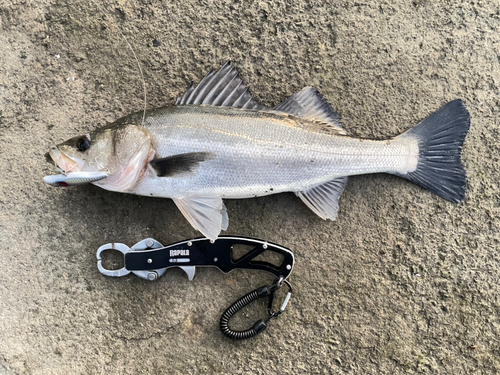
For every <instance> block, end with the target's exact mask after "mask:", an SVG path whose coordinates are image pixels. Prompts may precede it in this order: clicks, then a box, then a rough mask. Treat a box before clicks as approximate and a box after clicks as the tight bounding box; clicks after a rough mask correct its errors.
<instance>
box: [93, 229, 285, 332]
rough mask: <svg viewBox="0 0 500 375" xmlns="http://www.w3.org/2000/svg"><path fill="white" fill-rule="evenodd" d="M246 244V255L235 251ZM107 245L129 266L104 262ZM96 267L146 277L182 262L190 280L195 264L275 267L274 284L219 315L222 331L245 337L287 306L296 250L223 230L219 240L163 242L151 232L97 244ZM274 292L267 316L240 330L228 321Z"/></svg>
mask: <svg viewBox="0 0 500 375" xmlns="http://www.w3.org/2000/svg"><path fill="white" fill-rule="evenodd" d="M236 245H244V246H246V247H247V250H248V248H250V250H248V251H247V252H246V253H245V254H244V255H242V256H240V257H236V256H235V254H234V251H233V250H234V246H236ZM107 250H116V251H119V252H121V253H122V254H123V256H124V267H123V268H121V269H117V270H109V269H106V268H104V266H103V259H102V253H103V252H104V251H107ZM266 252H270V253H275V254H278V255H279V256H280V257H281V259H282V260H281V262H280V263H279V264H275V263H271V262H267V261H265V260H261V259H262V254H264V253H266ZM96 256H97V267H98V269H99V271H100V272H101V273H102V274H104V275H106V276H112V277H120V276H125V275H128V274H129V273H131V272H132V273H134V274H135V275H137V276H139V277H141V278H143V279H146V280H151V281H153V280H156V279H157V278H158V277H160V276H162V275H163V274H164V273H165V271H166V270H167V269H168V268H170V267H179V268H181V269H182V270H184V271H185V272H186V274H187V276H188V279H189V280H192V279H193V278H194V275H195V271H196V268H195V267H207V266H210V267H217V268H219V269H220V270H221V271H222V272H224V273H228V272H231V271H232V270H234V269H254V270H262V271H267V272H270V273H272V274H273V275H275V276H276V279H275V281H274V282H273V284H272V285H270V286H263V287H260V288H257V289H256V290H254V291H252V292H250V293H248V294H246V295H245V296H243V297H241V298H240V299H238V300H237V301H236V302H234V303H233V304H232V305H231V306H229V308H227V309H226V311H224V313H223V314H222V317H221V319H220V329H221V331H222V333H223V334H224V335H225V336H227V337H229V338H231V339H235V340H243V339H248V338H251V337H254V336H256V335H258V334H259V333H261V332H262V331H264V330H265V329H266V327H267V323H268V322H269V320H271V319H272V318H275V317H277V316H279V315H281V313H282V312H283V311H284V310H285V308H286V306H287V304H288V301H289V300H290V297H291V295H292V286H291V285H290V283H289V282H288V281H287V278H288V277H289V276H290V274H291V272H292V270H293V264H294V257H293V253H292V252H291V251H290V250H289V249H287V248H285V247H283V246H280V245H277V244H273V243H271V242H267V241H262V240H258V239H254V238H248V237H235V236H221V237H219V238H217V240H216V241H212V240H209V239H207V238H195V239H192V240H187V241H182V242H177V243H175V244H172V245H168V246H163V245H162V244H161V243H159V242H158V241H156V240H155V239H152V238H146V239H144V240H142V241H140V242H138V243H136V244H135V245H134V246H132V247H131V248H130V247H128V246H127V245H125V244H122V243H116V242H113V243H109V244H106V245H103V246H101V247H100V248H99V249H98V250H97V254H96ZM283 284H285V285H287V287H288V293H287V295H286V297H285V299H284V302H283V303H282V305H281V307H280V309H279V310H277V311H274V309H273V302H274V296H275V293H276V291H277V290H278V289H280V288H281V287H282V286H283ZM264 297H269V302H268V308H267V311H268V314H269V316H268V317H267V318H265V319H260V320H258V321H257V322H255V324H254V325H253V326H252V327H251V328H249V329H246V330H243V331H236V330H233V329H231V328H230V327H229V320H230V319H231V318H232V317H233V316H234V315H235V314H236V313H237V312H238V311H240V310H241V309H242V308H243V307H245V306H247V305H248V304H250V303H252V302H253V301H255V300H257V299H259V298H264Z"/></svg>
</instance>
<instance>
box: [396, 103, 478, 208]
mask: <svg viewBox="0 0 500 375" xmlns="http://www.w3.org/2000/svg"><path fill="white" fill-rule="evenodd" d="M469 126H470V115H469V112H468V111H467V108H465V105H464V104H463V102H462V100H460V99H457V100H453V101H451V102H449V103H448V104H446V105H444V106H443V107H441V108H440V109H439V110H438V111H436V112H435V113H433V114H432V115H430V116H429V117H427V118H426V119H425V120H424V121H422V122H421V123H420V124H418V125H417V126H415V127H414V128H412V129H410V130H408V131H407V132H405V133H403V134H401V135H400V136H399V137H412V138H416V139H417V141H418V147H419V160H418V165H417V169H416V170H414V171H413V172H408V173H406V174H397V175H398V176H401V177H404V178H406V179H408V180H410V181H412V182H414V183H416V184H418V185H420V186H423V187H424V188H426V189H428V190H430V191H432V192H433V193H435V194H437V195H439V196H440V197H442V198H444V199H447V200H449V201H451V202H455V203H458V202H460V201H462V200H463V199H464V196H465V186H466V180H465V171H464V168H463V166H462V162H461V161H460V154H461V151H462V145H463V143H464V140H465V136H466V135H467V132H468V131H469Z"/></svg>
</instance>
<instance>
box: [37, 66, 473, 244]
mask: <svg viewBox="0 0 500 375" xmlns="http://www.w3.org/2000/svg"><path fill="white" fill-rule="evenodd" d="M469 127H470V115H469V112H468V111H467V108H466V107H465V105H464V103H463V102H462V100H460V99H456V100H453V101H451V102H449V103H447V104H445V105H444V106H442V107H441V108H440V109H438V110H437V111H436V112H434V113H432V114H431V115H429V116H428V117H427V118H425V119H424V120H423V121H421V122H420V123H419V124H418V125H416V126H414V127H413V128H410V129H409V130H407V131H406V132H404V133H402V134H400V135H398V136H396V137H393V138H388V139H384V140H373V139H364V138H354V137H350V136H349V135H348V134H347V132H346V131H345V130H344V128H343V127H342V126H341V123H340V117H339V115H338V113H337V112H336V111H335V110H334V109H333V107H332V106H331V104H330V103H329V102H328V101H327V100H326V99H325V98H324V97H323V96H322V95H321V94H320V93H319V91H318V90H317V89H315V88H313V87H305V88H304V89H302V90H300V91H299V92H296V93H295V94H293V95H292V96H291V97H289V98H288V99H286V100H285V101H283V102H282V103H280V104H278V105H277V106H276V107H274V108H268V107H265V106H263V105H261V104H259V103H258V102H257V101H256V100H255V99H254V98H253V97H252V95H251V94H250V91H249V89H248V88H247V87H246V86H245V84H244V83H243V80H242V79H241V77H240V74H239V72H238V70H237V69H236V67H235V66H234V65H232V64H231V63H230V62H227V63H225V64H224V65H222V66H221V67H220V68H219V69H218V70H217V71H214V70H213V69H212V70H210V71H209V72H208V74H207V75H206V76H205V77H204V78H203V79H202V80H201V81H200V83H199V84H198V85H194V84H193V83H191V84H190V85H189V86H188V88H187V89H186V91H185V92H184V94H183V95H182V96H179V97H178V98H177V101H176V103H175V105H173V106H166V107H161V108H157V109H151V110H147V111H145V113H141V112H136V113H132V114H130V115H128V116H126V117H123V118H120V119H118V120H116V121H115V122H113V123H111V124H108V125H106V126H103V127H101V128H98V129H96V130H94V131H92V132H90V133H89V134H83V135H79V136H77V137H74V138H71V139H69V140H67V141H65V142H63V143H61V144H58V145H57V146H55V147H53V148H51V149H50V151H49V152H48V155H46V156H47V157H48V159H49V160H50V161H51V162H52V163H54V164H55V166H56V167H57V169H58V170H59V171H61V172H62V174H61V175H59V177H57V176H56V177H54V176H50V177H46V182H47V183H50V182H52V185H54V186H65V185H67V184H65V183H64V182H65V181H67V180H68V176H80V179H78V181H77V182H78V183H76V184H78V185H79V184H81V183H84V182H88V183H92V184H94V185H96V186H99V187H101V188H103V189H106V190H109V191H116V192H123V193H130V194H137V195H141V196H151V197H163V198H170V199H172V200H173V201H174V202H175V204H176V206H177V207H178V208H179V210H180V211H181V212H182V214H183V215H184V217H185V218H186V219H187V221H188V222H189V223H190V224H191V225H192V226H193V227H194V228H195V229H196V230H198V231H200V232H201V233H202V234H203V235H204V236H205V237H207V238H209V239H212V240H215V239H216V238H217V237H218V236H219V234H220V232H221V230H227V227H228V222H229V221H228V215H227V210H226V207H225V205H224V202H223V199H242V198H251V197H261V196H265V195H270V194H278V193H282V192H293V193H295V194H296V195H297V196H298V197H299V198H300V199H301V200H302V201H303V202H304V203H305V204H306V205H307V206H308V207H309V208H310V209H311V210H312V211H313V212H314V213H315V214H316V215H318V216H319V217H320V218H322V219H325V220H326V219H329V220H335V218H336V217H337V214H338V210H339V198H340V196H341V195H342V192H343V191H344V188H345V186H346V183H347V180H348V177H349V176H352V175H360V174H368V173H389V174H393V175H396V176H400V177H403V178H405V179H407V180H409V181H412V182H413V183H415V184H418V185H420V186H422V187H424V188H425V189H427V190H430V191H431V192H433V193H435V194H437V195H438V196H440V197H442V198H444V199H446V200H448V201H451V202H455V203H458V202H460V201H462V200H463V199H464V196H465V191H466V174H465V170H464V168H463V165H462V162H461V153H462V147H463V144H464V141H465V138H466V135H467V133H468V130H469ZM75 173H76V175H75ZM78 173H79V174H80V175H78ZM65 176H66V177H65ZM89 176H91V177H93V178H89ZM85 178H89V180H88V181H87V180H85ZM61 181H62V182H63V184H60V183H58V182H61Z"/></svg>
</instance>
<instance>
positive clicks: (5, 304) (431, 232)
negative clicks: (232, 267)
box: [0, 0, 500, 375]
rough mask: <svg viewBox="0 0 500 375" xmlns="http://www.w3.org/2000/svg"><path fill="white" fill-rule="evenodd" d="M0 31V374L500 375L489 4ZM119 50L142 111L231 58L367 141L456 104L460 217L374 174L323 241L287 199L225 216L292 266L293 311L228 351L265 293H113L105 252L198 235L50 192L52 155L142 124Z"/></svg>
mask: <svg viewBox="0 0 500 375" xmlns="http://www.w3.org/2000/svg"><path fill="white" fill-rule="evenodd" d="M104 12H105V13H104ZM0 29H1V32H0V51H1V52H0V170H1V176H2V178H1V179H0V207H1V211H0V239H1V247H0V252H1V257H0V374H2V375H3V374H188V373H189V374H219V373H221V374H271V373H280V374H344V373H346V374H400V373H409V374H417V373H428V374H437V373H440V374H493V373H499V372H500V343H499V337H500V322H499V307H500V300H499V292H500V288H499V278H500V276H499V274H500V256H499V252H498V250H499V239H500V237H499V230H500V228H499V227H500V225H499V216H500V210H499V189H498V188H499V177H500V176H499V165H498V161H499V152H500V150H499V148H500V143H499V139H500V130H499V129H500V117H499V87H500V52H499V47H500V37H499V34H498V30H499V29H500V4H499V2H498V1H486V0H485V1H481V0H477V1H458V0H445V1H431V0H418V1H417V0H414V1H411V0H394V1H389V0H387V1H366V0H365V1H363V0H360V1H356V2H354V1H330V2H328V1H308V2H298V1H297V2H287V1H283V0H278V1H274V0H273V1H269V2H263V1H262V2H261V1H248V2H247V1H230V2H222V1H219V2H217V1H207V0H204V1H193V0H184V1H173V2H170V1H163V2H161V1H158V0H147V1H131V0H113V1H105V2H98V1H96V2H93V1H78V2H77V1H70V0H53V1H50V0H37V1H33V0H1V2H0ZM122 34H123V35H122ZM125 38H126V40H128V41H129V42H130V45H131V46H132V47H133V49H134V50H135V52H136V54H137V57H138V59H139V61H140V64H141V66H142V69H143V71H144V79H145V82H146V85H147V93H148V99H147V106H148V108H154V107H159V106H163V105H170V104H172V103H173V102H174V100H175V97H176V96H177V95H178V94H180V93H181V92H182V91H183V90H184V89H185V87H186V86H187V84H188V83H189V82H190V81H195V82H198V81H199V80H200V79H201V78H202V77H203V75H204V74H205V73H206V71H207V70H208V69H209V68H210V67H218V66H220V64H221V63H223V62H224V61H226V60H231V61H233V62H234V63H235V64H236V65H237V66H238V67H239V69H240V71H241V74H242V76H243V78H244V80H245V82H246V83H247V84H248V86H249V87H250V88H251V90H252V92H253V94H254V96H255V97H256V98H257V99H258V100H259V101H261V102H262V103H263V104H265V105H268V106H273V105H275V104H277V103H279V102H280V101H282V100H283V99H285V98H287V97H288V96H289V95H291V94H292V93H293V92H295V91H298V90H299V89H301V88H302V87H303V86H306V85H310V86H315V87H317V88H318V89H319V90H320V91H321V92H322V93H323V94H324V95H325V97H326V98H328V99H329V101H330V102H331V103H332V105H333V106H334V107H335V108H336V109H337V110H338V112H339V113H340V115H341V116H342V119H343V124H344V127H345V128H346V129H347V130H348V132H349V133H350V134H352V135H355V136H361V137H368V138H384V137H391V136H395V135H397V134H399V133H401V132H402V131H404V130H406V129H408V128H410V127H411V126H413V125H415V124H417V123H418V122H419V121H420V120H422V119H423V118H425V117H426V116H428V115H429V114H430V113H432V112H433V111H435V110H437V109H438V108H439V107H440V106H442V105H443V104H445V103H446V102H448V101H450V100H453V99H455V98H462V99H463V100H464V102H465V103H466V105H467V107H468V109H469V111H470V113H471V118H472V122H471V130H470V133H469V135H468V137H467V139H466V143H465V147H464V150H463V157H462V160H463V163H464V165H465V169H466V171H467V176H468V189H467V195H466V198H465V200H464V201H463V202H462V203H460V204H452V203H449V202H447V201H444V200H443V199H441V198H439V197H437V196H435V195H433V194H431V193H429V192H427V191H425V190H424V189H422V188H420V187H418V186H416V185H413V184H411V183H409V182H407V181H405V180H403V179H400V178H397V177H394V176H389V175H367V176H357V177H353V178H351V179H350V182H349V184H348V186H347V189H346V191H345V193H344V195H343V197H342V198H341V203H340V214H339V216H338V219H337V221H335V222H331V221H323V220H321V219H319V218H318V217H317V216H315V215H314V213H313V212H311V211H310V210H309V209H308V208H307V207H306V206H305V205H304V204H302V203H301V202H300V200H299V199H298V198H297V197H295V196H294V195H293V194H281V195H275V196H269V197H264V198H257V199H247V200H233V201H227V202H226V205H227V208H228V212H229V217H230V225H229V230H228V231H227V232H226V233H227V234H238V235H247V236H253V237H258V238H262V239H265V240H268V241H273V242H277V243H280V244H282V245H284V246H286V247H289V248H290V249H292V250H293V251H294V253H295V257H296V267H295V270H294V273H293V274H292V276H291V279H290V281H291V282H292V284H293V286H294V288H295V289H294V290H295V293H294V295H293V297H292V300H291V302H290V304H289V307H288V309H287V311H286V312H285V313H284V314H283V315H282V316H281V317H280V318H279V319H275V320H273V321H271V322H270V324H269V328H268V330H267V331H266V332H264V333H263V334H262V335H260V336H259V337H257V338H255V339H252V340H248V341H245V342H233V341H230V340H228V339H226V338H224V337H223V336H222V334H221V333H220V331H219V329H218V321H219V317H220V315H221V313H222V312H223V310H224V309H225V308H226V307H227V306H228V305H229V304H230V303H231V302H232V301H233V300H235V299H237V298H239V297H240V296H242V295H243V294H245V293H247V292H249V291H250V290H252V289H253V288H256V287H258V286H260V285H263V284H266V283H269V282H270V281H272V278H271V277H270V276H268V275H266V274H262V273H259V272H250V271H235V272H233V273H231V274H228V275H225V274H222V273H221V272H219V271H218V270H216V269H202V270H199V271H198V274H197V276H196V278H195V279H194V280H193V281H192V282H188V280H187V278H186V277H185V275H184V274H183V273H182V271H180V270H171V271H169V272H167V273H166V275H165V276H163V277H162V278H161V279H159V280H157V281H156V282H147V281H145V280H141V279H139V278H138V277H136V276H134V275H130V276H127V277H124V278H121V279H113V278H106V277H104V276H102V275H101V274H100V273H99V272H98V270H97V267H96V259H95V251H96V250H97V248H98V247H99V246H100V245H102V244H104V243H107V242H111V241H115V242H123V243H126V244H129V245H132V244H134V243H135V242H137V241H139V240H141V239H143V238H145V237H154V238H156V239H158V240H159V241H160V242H162V243H164V244H168V243H172V242H175V241H178V240H183V239H188V238H192V237H197V236H198V233H197V232H196V231H195V230H194V229H192V228H191V226H190V225H189V224H188V223H187V221H186V220H185V219H184V218H183V217H182V215H181V213H180V212H179V211H178V210H177V208H176V207H175V205H174V204H173V202H172V201H171V200H168V199H153V198H146V197H138V196H132V195H126V194H118V193H111V192H107V191H104V190H101V189H99V188H97V187H95V186H82V187H75V188H68V189H55V188H52V187H49V186H48V185H46V184H44V183H43V181H42V178H43V176H44V175H46V174H52V173H54V170H53V168H52V167H51V166H50V165H49V164H48V163H47V162H46V161H45V159H44V154H45V152H47V151H48V149H49V148H50V147H51V146H52V145H54V144H56V143H59V142H61V141H63V140H65V139H67V138H70V137H73V136H75V135H78V134H81V133H85V132H87V131H88V130H92V129H95V128H96V127H99V126H102V125H104V124H106V123H107V122H112V121H114V120H116V119H118V118H119V117H121V116H123V115H126V114H128V113H130V112H133V111H139V110H141V109H142V108H143V105H144V103H143V92H142V81H141V78H140V74H139V71H138V68H137V64H136V62H135V60H134V57H133V55H132V53H131V51H130V49H129V48H128V47H127V43H126V41H125ZM154 39H158V40H159V41H161V45H160V46H159V47H153V44H152V41H153V40H154ZM265 306H266V304H265V301H261V302H259V303H257V304H256V305H255V306H253V309H252V308H249V309H247V310H245V311H246V312H244V313H243V315H242V317H240V321H239V323H238V322H237V323H238V324H241V325H242V327H243V324H245V323H246V324H250V323H253V322H254V321H255V320H256V318H257V317H261V316H265Z"/></svg>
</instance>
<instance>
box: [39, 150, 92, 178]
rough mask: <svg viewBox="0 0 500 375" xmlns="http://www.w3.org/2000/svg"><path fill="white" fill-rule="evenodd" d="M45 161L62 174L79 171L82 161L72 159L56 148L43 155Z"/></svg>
mask: <svg viewBox="0 0 500 375" xmlns="http://www.w3.org/2000/svg"><path fill="white" fill-rule="evenodd" d="M45 159H46V160H47V161H48V162H49V163H52V164H54V165H55V166H56V168H57V170H58V171H59V172H62V173H64V174H67V173H70V172H79V171H81V166H82V164H83V161H81V160H78V159H76V160H75V159H73V158H70V157H68V156H66V155H65V154H64V153H62V152H61V151H59V149H58V148H57V147H54V148H52V149H51V150H50V151H49V152H47V153H46V154H45Z"/></svg>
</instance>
